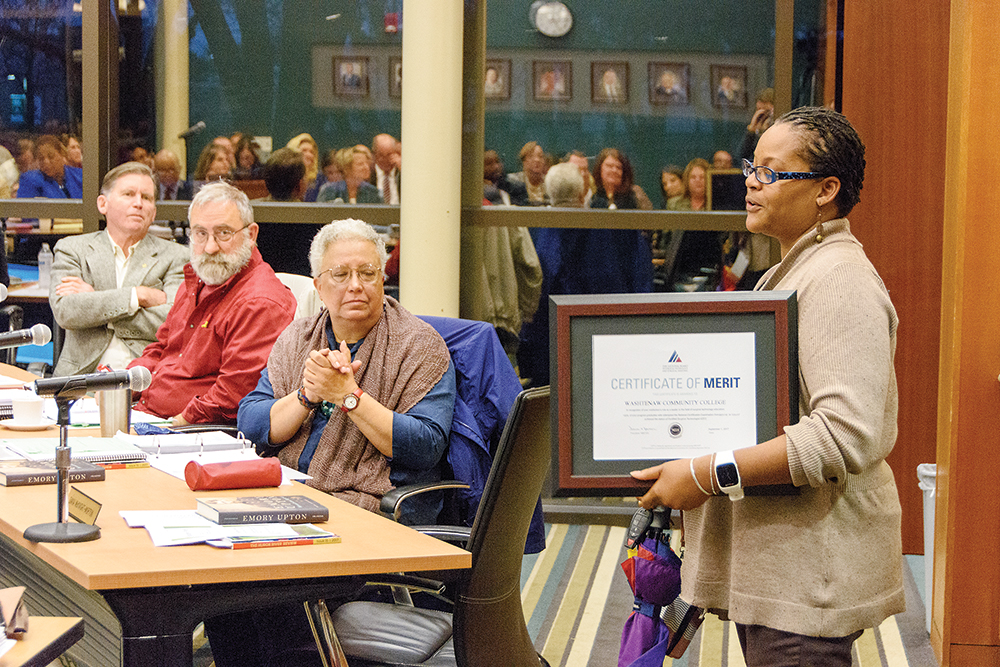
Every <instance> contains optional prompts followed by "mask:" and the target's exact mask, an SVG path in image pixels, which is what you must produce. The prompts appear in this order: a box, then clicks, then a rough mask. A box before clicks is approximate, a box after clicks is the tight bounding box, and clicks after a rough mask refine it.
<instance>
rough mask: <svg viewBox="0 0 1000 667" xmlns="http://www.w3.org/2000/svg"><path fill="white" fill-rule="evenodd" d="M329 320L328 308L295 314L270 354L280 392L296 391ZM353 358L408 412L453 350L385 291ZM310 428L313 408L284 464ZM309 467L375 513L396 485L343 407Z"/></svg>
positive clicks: (294, 461)
mask: <svg viewBox="0 0 1000 667" xmlns="http://www.w3.org/2000/svg"><path fill="white" fill-rule="evenodd" d="M329 320H330V314H329V312H328V311H327V310H326V309H325V308H324V309H323V310H322V312H320V313H319V315H316V316H315V317H307V318H300V319H297V320H295V321H294V322H292V323H291V324H290V325H289V326H288V328H287V329H285V331H284V332H283V333H282V334H281V336H279V337H278V340H277V341H276V342H275V344H274V348H273V349H272V350H271V355H270V357H269V358H268V360H267V372H268V376H269V378H270V380H271V386H272V387H273V388H274V397H275V398H281V397H283V396H286V395H288V394H291V393H294V392H296V391H298V389H299V387H300V386H301V385H302V371H303V368H304V367H305V362H306V359H307V358H308V357H309V352H310V351H312V350H321V349H323V348H325V347H327V340H326V326H327V322H329ZM354 360H355V361H360V362H361V369H360V370H359V371H358V372H357V373H356V374H355V380H357V382H358V386H359V387H361V388H362V389H363V390H364V392H365V393H366V394H368V396H369V397H370V398H374V399H375V400H376V401H378V402H379V403H381V404H382V405H384V406H385V407H387V408H389V409H390V410H392V411H394V412H400V413H405V412H406V411H407V410H409V409H410V408H412V407H413V406H414V405H416V404H417V403H418V402H419V401H420V399H422V398H423V397H424V396H425V395H426V394H427V392H428V391H430V390H431V389H432V388H433V387H434V385H436V384H437V383H438V381H439V380H440V379H441V378H442V377H443V376H444V373H445V371H446V370H448V363H449V361H450V357H449V355H448V348H447V346H445V344H444V340H442V338H441V336H439V335H438V333H437V332H436V331H434V329H433V328H432V327H431V326H430V325H429V324H427V323H426V322H424V321H422V320H420V319H418V318H416V317H414V316H413V315H412V314H411V313H410V312H409V311H408V310H406V309H405V308H403V307H402V306H401V305H399V302H398V301H396V300H395V299H393V298H392V297H386V298H385V302H384V305H383V309H382V317H381V318H379V320H378V322H376V324H375V326H374V327H372V329H371V331H369V332H368V335H366V336H365V339H364V342H362V344H361V347H360V348H359V349H358V351H357V354H355V356H354ZM311 429H312V415H311V414H310V417H309V418H307V419H306V420H305V421H304V422H303V423H302V427H301V428H300V429H299V431H298V433H296V434H295V435H294V436H293V437H292V439H291V440H290V441H289V442H288V444H287V445H285V446H284V447H282V448H281V450H280V451H279V452H278V458H279V459H280V460H281V462H282V463H283V464H284V465H286V466H289V467H290V468H296V467H297V465H298V460H299V455H300V454H301V453H302V450H303V449H304V448H305V444H306V440H308V438H309V432H310V430H311ZM308 472H309V474H310V475H312V479H311V480H309V482H308V484H309V485H310V486H313V487H315V488H317V489H320V490H322V491H326V492H327V493H330V494H333V495H334V496H337V497H338V498H341V499H342V500H346V501H347V502H350V503H353V504H355V505H358V506H359V507H364V508H365V509H367V510H370V511H372V512H374V511H377V510H378V504H379V501H380V500H381V498H382V496H383V495H384V494H385V493H386V492H387V491H389V489H391V488H392V484H391V483H390V482H389V461H388V460H387V459H386V457H385V456H383V455H382V453H381V452H379V451H378V450H377V449H376V448H375V446H374V445H372V444H371V443H370V442H369V441H368V439H367V438H365V436H364V435H363V434H362V433H361V431H360V429H358V427H357V426H355V425H354V422H352V421H351V418H350V417H349V416H348V415H346V414H344V413H343V412H341V411H340V410H335V411H334V412H333V414H332V415H330V420H329V421H328V422H327V425H326V428H325V429H323V435H322V436H320V441H319V444H318V445H317V447H316V452H315V453H314V454H313V457H312V461H311V462H310V464H309V471H308Z"/></svg>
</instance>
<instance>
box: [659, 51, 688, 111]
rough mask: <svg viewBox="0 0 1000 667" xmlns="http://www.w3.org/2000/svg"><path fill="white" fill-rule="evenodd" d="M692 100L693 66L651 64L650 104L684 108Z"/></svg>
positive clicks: (684, 64)
mask: <svg viewBox="0 0 1000 667" xmlns="http://www.w3.org/2000/svg"><path fill="white" fill-rule="evenodd" d="M690 98H691V65H689V64H688V63H658V62H651V63H649V103H650V104H670V105H677V106H682V105H685V104H689V103H690V102H689V100H690Z"/></svg>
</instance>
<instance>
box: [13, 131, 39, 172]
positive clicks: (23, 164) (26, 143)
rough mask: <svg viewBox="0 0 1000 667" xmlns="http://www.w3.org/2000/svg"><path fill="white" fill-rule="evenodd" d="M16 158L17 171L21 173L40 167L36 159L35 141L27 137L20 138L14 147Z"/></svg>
mask: <svg viewBox="0 0 1000 667" xmlns="http://www.w3.org/2000/svg"><path fill="white" fill-rule="evenodd" d="M14 160H16V161H17V171H18V173H20V174H24V173H26V172H29V171H31V170H32V169H38V163H37V162H36V161H35V142H34V141H32V140H31V139H28V138H26V137H22V138H20V139H18V140H17V146H16V147H15V149H14Z"/></svg>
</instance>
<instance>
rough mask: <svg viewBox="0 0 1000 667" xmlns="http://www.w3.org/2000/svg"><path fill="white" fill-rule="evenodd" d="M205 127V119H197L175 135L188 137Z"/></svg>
mask: <svg viewBox="0 0 1000 667" xmlns="http://www.w3.org/2000/svg"><path fill="white" fill-rule="evenodd" d="M204 129H205V121H203V120H199V121H198V122H197V123H195V124H194V125H192V126H191V127H189V128H188V129H186V130H184V131H183V132H181V133H180V134H178V135H177V138H178V139H190V138H191V137H193V136H194V135H196V134H198V133H199V132H201V131H202V130H204Z"/></svg>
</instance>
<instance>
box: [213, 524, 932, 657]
mask: <svg viewBox="0 0 1000 667" xmlns="http://www.w3.org/2000/svg"><path fill="white" fill-rule="evenodd" d="M624 539H625V529H624V528H621V527H609V526H585V525H574V524H546V543H547V545H548V546H547V548H546V549H545V551H543V552H542V553H540V554H536V555H532V556H526V557H525V559H524V565H523V567H522V572H521V601H522V604H523V607H524V618H525V621H526V622H527V625H528V632H529V633H530V634H531V637H532V639H533V640H534V642H535V647H536V648H537V649H538V650H539V652H541V654H542V655H543V656H545V659H546V660H548V662H549V664H550V665H552V667H614V666H615V665H617V664H618V646H619V641H620V639H621V629H622V624H623V623H624V621H625V619H626V618H627V617H628V615H629V613H630V612H631V609H632V594H631V591H630V590H629V587H628V583H627V581H626V580H625V575H624V574H623V573H622V571H621V568H620V567H619V563H621V562H622V561H623V560H624V559H625V550H624V548H623V546H622V542H623V541H624ZM911 558H912V557H908V559H911ZM916 558H917V561H916V562H917V563H918V564H919V563H920V562H921V561H922V559H921V558H920V557H916ZM912 562H913V561H912V560H907V561H906V562H904V581H905V586H906V604H907V611H906V612H904V613H903V614H899V615H897V616H894V617H892V618H889V619H887V620H886V621H885V622H884V623H882V625H881V626H880V627H878V628H876V629H874V630H868V631H866V632H865V633H864V635H862V637H861V639H859V640H858V641H857V642H856V644H855V649H854V667H937V661H936V660H935V658H934V654H933V651H932V650H931V647H930V642H929V640H928V636H927V632H926V630H925V625H924V606H923V602H922V601H921V592H920V590H919V589H918V585H917V583H916V582H915V581H914V578H913V575H912V573H911V571H910V567H911V563H912ZM915 567H916V565H915ZM922 576H923V575H922V573H921V579H922ZM195 649H196V652H195V659H194V665H195V667H211V666H212V665H213V662H212V657H211V649H210V647H209V646H208V644H207V643H206V641H205V638H204V635H203V634H201V632H200V628H199V630H198V631H196V633H195ZM663 664H664V667H745V665H744V662H743V657H742V655H741V653H740V647H739V641H738V640H737V639H736V630H735V626H733V624H732V623H724V622H722V621H720V620H719V619H718V618H717V617H715V616H712V615H709V616H707V617H706V620H705V622H704V624H703V625H702V627H701V628H700V629H699V631H698V634H697V635H696V636H695V638H694V640H693V641H692V642H691V645H690V647H689V648H688V651H687V653H686V655H685V656H684V657H683V658H680V659H677V660H671V659H670V658H667V659H666V660H665V661H664V663H663Z"/></svg>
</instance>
